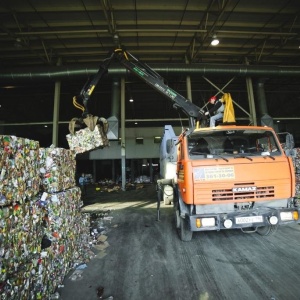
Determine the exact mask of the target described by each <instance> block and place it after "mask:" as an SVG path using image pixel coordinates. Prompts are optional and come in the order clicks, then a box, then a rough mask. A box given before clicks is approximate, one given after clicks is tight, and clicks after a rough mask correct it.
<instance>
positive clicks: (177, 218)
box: [175, 208, 181, 230]
mask: <svg viewBox="0 0 300 300" xmlns="http://www.w3.org/2000/svg"><path fill="white" fill-rule="evenodd" d="M180 219H181V218H180V216H179V209H178V208H175V227H176V230H178V229H179V228H180Z"/></svg>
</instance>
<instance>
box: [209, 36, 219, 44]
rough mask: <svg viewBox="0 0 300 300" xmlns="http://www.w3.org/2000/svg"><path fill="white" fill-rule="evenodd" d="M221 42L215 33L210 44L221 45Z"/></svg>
mask: <svg viewBox="0 0 300 300" xmlns="http://www.w3.org/2000/svg"><path fill="white" fill-rule="evenodd" d="M219 43H220V41H219V40H218V38H217V35H216V34H214V35H213V37H212V40H211V43H210V44H211V45H212V46H217V45H219Z"/></svg>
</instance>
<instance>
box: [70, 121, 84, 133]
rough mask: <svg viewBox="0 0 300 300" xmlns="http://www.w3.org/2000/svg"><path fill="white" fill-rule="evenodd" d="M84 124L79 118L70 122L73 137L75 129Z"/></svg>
mask: <svg viewBox="0 0 300 300" xmlns="http://www.w3.org/2000/svg"><path fill="white" fill-rule="evenodd" d="M81 123H82V120H81V119H79V118H73V119H72V120H71V121H70V122H69V131H70V133H71V134H72V135H74V134H75V128H78V127H80V126H81V125H80V124H81Z"/></svg>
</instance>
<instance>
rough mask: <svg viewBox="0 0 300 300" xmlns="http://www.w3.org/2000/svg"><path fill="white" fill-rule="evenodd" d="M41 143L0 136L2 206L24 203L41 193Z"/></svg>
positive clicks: (0, 199) (0, 198) (0, 194)
mask: <svg viewBox="0 0 300 300" xmlns="http://www.w3.org/2000/svg"><path fill="white" fill-rule="evenodd" d="M38 158H39V142H37V141H33V140H29V139H24V138H19V137H15V136H3V135H1V136H0V206H1V205H8V204H11V203H15V202H19V203H23V202H24V201H25V200H26V199H30V198H31V197H33V196H35V195H36V194H37V193H38V192H39V185H40V176H39V168H38V161H39V160H38Z"/></svg>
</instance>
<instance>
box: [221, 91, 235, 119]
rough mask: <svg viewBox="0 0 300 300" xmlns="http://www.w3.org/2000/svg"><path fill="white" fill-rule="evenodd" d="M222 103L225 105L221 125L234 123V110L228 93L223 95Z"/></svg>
mask: <svg viewBox="0 0 300 300" xmlns="http://www.w3.org/2000/svg"><path fill="white" fill-rule="evenodd" d="M222 101H223V102H224V104H225V110H224V114H223V123H235V115H234V108H233V102H232V98H231V95H230V93H225V94H224V95H223V97H222Z"/></svg>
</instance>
